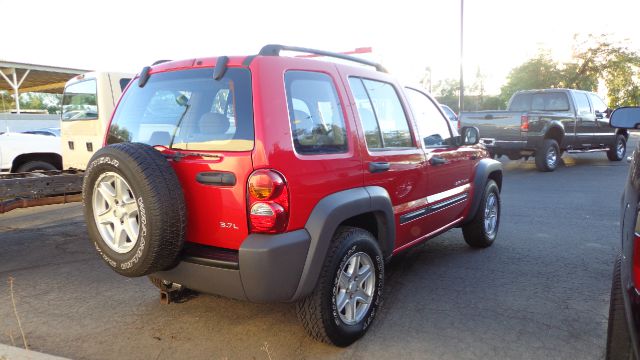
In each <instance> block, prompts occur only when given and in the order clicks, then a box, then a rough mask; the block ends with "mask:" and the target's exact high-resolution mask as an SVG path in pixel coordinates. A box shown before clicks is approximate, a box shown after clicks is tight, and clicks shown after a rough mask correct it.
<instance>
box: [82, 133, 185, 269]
mask: <svg viewBox="0 0 640 360" xmlns="http://www.w3.org/2000/svg"><path fill="white" fill-rule="evenodd" d="M105 176H112V177H114V176H117V177H118V178H119V179H123V180H124V182H125V185H127V186H128V187H129V188H130V190H131V191H130V192H127V194H129V195H128V196H129V197H130V198H131V199H133V200H129V201H130V203H129V205H131V202H132V203H135V206H136V212H135V214H136V215H135V217H134V219H135V221H136V222H137V223H138V225H137V229H138V235H137V239H135V241H134V240H133V239H132V238H131V237H130V236H128V234H129V233H128V232H127V237H126V240H127V241H125V243H129V246H131V247H132V248H131V249H130V250H127V251H126V252H118V251H116V250H114V249H113V248H112V247H111V246H112V245H108V244H107V242H106V240H105V239H104V238H103V236H102V235H101V233H100V230H99V229H98V224H97V221H98V220H97V218H95V217H94V208H93V201H94V192H95V191H96V190H97V182H98V181H99V180H100V179H104V177H105ZM114 186H115V185H114ZM114 188H115V187H114ZM96 196H98V195H96ZM82 197H83V205H84V214H85V220H86V223H87V229H88V232H89V238H90V239H91V241H92V242H93V243H94V245H95V248H96V250H97V251H98V253H99V254H100V256H101V257H102V258H103V260H104V261H105V262H106V263H107V264H108V265H109V266H111V267H112V268H113V270H115V271H116V272H118V273H119V274H121V275H124V276H128V277H138V276H144V275H148V274H151V273H154V272H156V271H161V270H165V269H167V268H169V267H172V266H174V265H175V264H176V263H177V257H178V254H179V253H180V250H181V249H182V246H183V244H184V238H185V224H186V207H185V202H184V196H183V194H182V188H181V186H180V182H179V181H178V177H177V176H176V174H175V172H174V171H173V169H172V168H171V165H170V164H169V163H168V162H167V160H166V159H165V158H164V157H163V156H162V154H160V152H158V151H156V150H155V149H154V148H153V147H151V146H148V145H145V144H139V143H121V144H115V145H110V146H107V147H104V148H102V149H100V150H98V151H97V152H96V153H95V154H94V155H93V157H92V158H91V160H90V161H89V166H88V167H87V170H86V172H85V175H84V182H83V185H82ZM98 199H99V198H98ZM97 203H98V204H101V203H104V204H107V202H104V201H98V202H97ZM114 204H115V205H114V206H113V208H114V212H113V214H116V211H117V206H118V201H115V203H114ZM124 204H125V203H124V202H122V206H124ZM105 207H107V210H104V212H103V213H105V214H110V212H111V208H112V206H111V205H110V204H108V205H105ZM114 216H115V215H114ZM121 221H122V220H121ZM128 221H130V219H129V220H128ZM115 226H116V222H112V223H111V225H109V227H106V228H107V229H112V230H111V231H113V232H114V233H115ZM119 226H122V225H119ZM101 229H103V233H104V231H107V232H108V230H104V229H105V227H104V226H103V227H101ZM122 229H124V226H123V228H122ZM121 232H122V231H121ZM114 237H115V236H114Z"/></svg>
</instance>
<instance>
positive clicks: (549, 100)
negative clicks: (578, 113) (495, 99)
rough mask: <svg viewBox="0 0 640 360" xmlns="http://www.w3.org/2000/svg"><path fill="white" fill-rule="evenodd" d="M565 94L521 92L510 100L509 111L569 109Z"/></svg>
mask: <svg viewBox="0 0 640 360" xmlns="http://www.w3.org/2000/svg"><path fill="white" fill-rule="evenodd" d="M569 109H570V107H569V99H568V98H567V94H565V93H561V92H552V93H522V94H518V95H516V96H515V97H514V98H513V100H512V101H511V105H510V106H509V110H511V111H530V110H533V111H569Z"/></svg>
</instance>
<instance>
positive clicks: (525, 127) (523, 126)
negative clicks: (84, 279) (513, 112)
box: [520, 115, 529, 131]
mask: <svg viewBox="0 0 640 360" xmlns="http://www.w3.org/2000/svg"><path fill="white" fill-rule="evenodd" d="M520 131H529V116H527V115H522V116H521V117H520Z"/></svg>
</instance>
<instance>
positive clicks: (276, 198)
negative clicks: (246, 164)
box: [247, 169, 289, 233]
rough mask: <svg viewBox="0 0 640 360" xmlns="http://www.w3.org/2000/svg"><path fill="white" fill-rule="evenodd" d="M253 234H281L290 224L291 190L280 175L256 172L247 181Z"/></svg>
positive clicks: (250, 223)
mask: <svg viewBox="0 0 640 360" xmlns="http://www.w3.org/2000/svg"><path fill="white" fill-rule="evenodd" d="M247 193H248V197H247V198H248V199H249V227H250V229H251V232H257V233H279V232H283V231H284V230H285V229H286V228H287V223H288V222H289V190H288V188H287V184H286V182H285V180H284V178H283V177H282V175H280V174H279V173H277V172H275V171H273V170H266V169H261V170H256V171H254V172H253V174H251V176H249V180H248V181H247Z"/></svg>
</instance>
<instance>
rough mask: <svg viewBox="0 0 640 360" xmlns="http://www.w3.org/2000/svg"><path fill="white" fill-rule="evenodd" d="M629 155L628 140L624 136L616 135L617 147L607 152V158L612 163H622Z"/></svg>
mask: <svg viewBox="0 0 640 360" xmlns="http://www.w3.org/2000/svg"><path fill="white" fill-rule="evenodd" d="M626 153H627V139H626V138H625V137H624V135H620V134H618V135H616V142H615V145H614V146H613V147H612V148H611V149H609V151H607V158H608V159H609V160H611V161H620V160H622V159H624V155H625V154H626Z"/></svg>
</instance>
